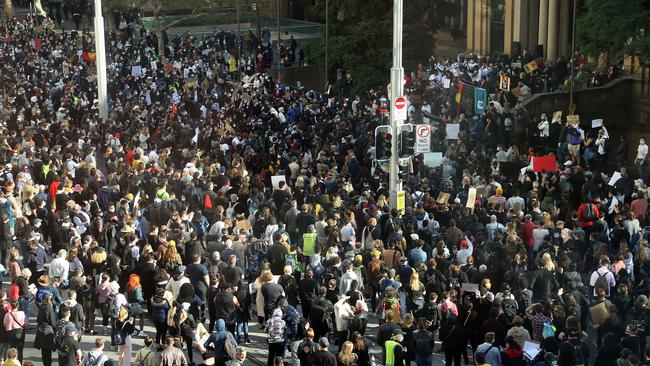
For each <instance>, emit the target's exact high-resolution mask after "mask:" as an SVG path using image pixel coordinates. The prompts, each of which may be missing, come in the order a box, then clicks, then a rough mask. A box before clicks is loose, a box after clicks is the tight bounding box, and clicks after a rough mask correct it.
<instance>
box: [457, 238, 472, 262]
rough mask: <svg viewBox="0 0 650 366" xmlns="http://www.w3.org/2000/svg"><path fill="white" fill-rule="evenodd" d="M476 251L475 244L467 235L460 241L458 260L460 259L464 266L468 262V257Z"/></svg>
mask: <svg viewBox="0 0 650 366" xmlns="http://www.w3.org/2000/svg"><path fill="white" fill-rule="evenodd" d="M472 253H474V246H473V245H472V242H471V241H470V240H469V239H467V237H465V239H463V240H461V241H460V250H459V251H458V252H456V261H458V264H460V265H461V266H464V265H466V264H467V257H469V256H470V255H472Z"/></svg>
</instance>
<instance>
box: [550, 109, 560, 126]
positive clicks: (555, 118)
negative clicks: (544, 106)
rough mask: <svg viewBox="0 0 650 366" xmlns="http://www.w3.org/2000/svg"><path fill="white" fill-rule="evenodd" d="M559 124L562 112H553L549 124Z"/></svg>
mask: <svg viewBox="0 0 650 366" xmlns="http://www.w3.org/2000/svg"><path fill="white" fill-rule="evenodd" d="M560 122H562V111H557V112H554V113H553V119H552V120H551V123H560Z"/></svg>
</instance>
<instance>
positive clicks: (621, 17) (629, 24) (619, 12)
mask: <svg viewBox="0 0 650 366" xmlns="http://www.w3.org/2000/svg"><path fill="white" fill-rule="evenodd" d="M581 13H582V14H581V15H580V17H579V18H578V21H577V27H576V29H577V44H578V46H579V47H580V50H582V51H583V52H585V53H586V54H588V55H590V56H595V57H599V56H601V55H604V56H605V61H606V63H612V62H613V63H616V62H620V61H622V60H623V58H625V57H626V56H630V55H635V56H638V57H639V58H640V59H641V61H642V62H648V61H650V37H649V36H648V34H649V33H648V32H649V31H650V1H648V0H585V2H584V7H583V9H582V10H581Z"/></svg>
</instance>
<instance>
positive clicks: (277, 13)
mask: <svg viewBox="0 0 650 366" xmlns="http://www.w3.org/2000/svg"><path fill="white" fill-rule="evenodd" d="M275 20H276V23H277V28H278V29H277V32H278V82H279V81H280V63H281V61H282V60H281V58H280V43H281V40H282V36H281V35H280V0H275Z"/></svg>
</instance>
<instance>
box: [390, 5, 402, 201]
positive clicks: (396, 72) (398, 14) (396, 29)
mask: <svg viewBox="0 0 650 366" xmlns="http://www.w3.org/2000/svg"><path fill="white" fill-rule="evenodd" d="M402 12H403V3H402V0H393V67H392V68H391V69H390V102H391V108H390V126H391V129H392V134H391V135H392V141H391V144H392V151H391V155H390V173H389V177H388V189H389V192H390V207H391V208H394V209H397V191H398V189H399V166H398V157H397V152H398V151H397V141H398V137H397V129H398V127H399V125H401V124H402V121H399V120H397V116H396V108H395V105H394V104H395V103H394V102H395V99H396V98H397V97H401V96H402V94H404V68H402Z"/></svg>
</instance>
